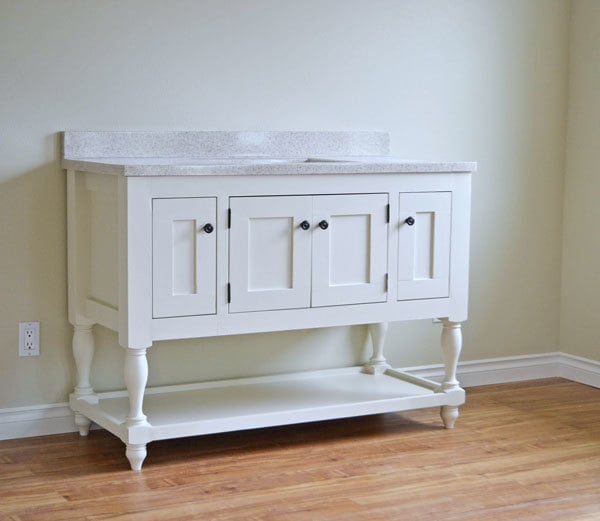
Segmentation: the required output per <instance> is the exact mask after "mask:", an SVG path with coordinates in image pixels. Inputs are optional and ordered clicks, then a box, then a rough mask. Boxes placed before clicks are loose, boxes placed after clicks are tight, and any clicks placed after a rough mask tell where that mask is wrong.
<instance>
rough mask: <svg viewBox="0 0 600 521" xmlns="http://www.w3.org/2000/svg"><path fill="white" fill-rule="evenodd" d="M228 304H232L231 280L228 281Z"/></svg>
mask: <svg viewBox="0 0 600 521" xmlns="http://www.w3.org/2000/svg"><path fill="white" fill-rule="evenodd" d="M227 304H231V282H228V283H227Z"/></svg>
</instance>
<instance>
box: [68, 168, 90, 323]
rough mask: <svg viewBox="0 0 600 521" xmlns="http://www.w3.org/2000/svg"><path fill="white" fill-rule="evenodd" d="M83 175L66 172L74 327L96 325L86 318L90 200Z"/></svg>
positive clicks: (69, 289) (71, 311)
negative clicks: (87, 324) (76, 325)
mask: <svg viewBox="0 0 600 521" xmlns="http://www.w3.org/2000/svg"><path fill="white" fill-rule="evenodd" d="M88 195H89V194H88V193H87V191H86V190H85V186H84V183H83V176H82V175H81V174H78V173H77V172H76V171H75V170H69V171H68V172H67V263H68V294H69V299H68V316H69V322H70V323H71V324H73V325H75V324H83V323H93V322H92V321H91V320H90V319H89V318H87V317H86V316H85V315H84V311H85V300H86V298H87V296H88V295H89V280H90V243H89V235H90V233H89V229H90V216H89V211H88V208H89V201H88Z"/></svg>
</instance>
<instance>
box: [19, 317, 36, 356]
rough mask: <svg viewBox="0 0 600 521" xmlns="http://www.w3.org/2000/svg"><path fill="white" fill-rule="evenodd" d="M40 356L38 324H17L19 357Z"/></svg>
mask: <svg viewBox="0 0 600 521" xmlns="http://www.w3.org/2000/svg"><path fill="white" fill-rule="evenodd" d="M39 355H40V323H39V322H19V356H39Z"/></svg>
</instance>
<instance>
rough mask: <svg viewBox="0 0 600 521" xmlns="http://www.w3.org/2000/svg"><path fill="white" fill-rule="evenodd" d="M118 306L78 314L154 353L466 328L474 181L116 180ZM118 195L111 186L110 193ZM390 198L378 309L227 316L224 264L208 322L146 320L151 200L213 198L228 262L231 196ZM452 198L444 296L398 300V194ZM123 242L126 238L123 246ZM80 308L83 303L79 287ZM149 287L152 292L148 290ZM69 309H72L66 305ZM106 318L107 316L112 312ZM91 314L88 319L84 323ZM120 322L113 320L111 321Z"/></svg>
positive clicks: (396, 177)
mask: <svg viewBox="0 0 600 521" xmlns="http://www.w3.org/2000/svg"><path fill="white" fill-rule="evenodd" d="M118 186H119V212H120V217H119V222H120V223H122V224H120V227H119V237H120V238H119V248H120V251H121V253H120V254H119V266H120V268H119V277H120V281H119V292H120V299H119V306H118V311H113V312H114V313H115V319H114V320H112V321H110V322H108V321H104V322H103V321H102V313H101V312H100V311H98V312H96V310H94V312H93V313H92V312H90V310H89V309H87V310H82V311H80V313H82V314H83V315H84V316H86V317H88V319H89V320H91V321H95V322H99V323H102V324H104V325H106V326H107V327H110V328H111V329H114V330H115V331H118V332H119V343H120V344H121V345H123V346H127V345H129V346H150V345H151V343H152V340H168V339H173V338H196V337H209V336H221V335H229V334H244V333H255V332H264V331H281V330H290V329H305V328H313V327H330V326H334V325H350V324H365V323H371V322H377V321H382V320H387V321H398V320H414V319H427V318H433V317H449V319H450V320H453V321H457V322H460V321H464V320H466V319H467V302H468V248H469V236H468V234H469V216H470V207H469V204H470V192H471V175H469V174H468V173H466V174H455V173H419V174H411V173H407V174H372V175H364V176H363V175H361V176H356V175H335V174H332V175H312V176H311V175H301V176H300V175H299V176H252V177H249V176H227V175H225V176H206V177H194V176H188V177H185V176H181V177H175V178H173V177H169V176H156V177H128V178H124V177H119V178H118ZM115 187H116V184H115ZM340 188H342V189H343V193H344V194H360V193H389V204H390V225H389V234H388V238H389V245H388V254H387V255H388V267H389V291H388V299H387V301H386V302H384V303H370V304H355V305H351V306H347V307H344V308H343V312H341V309H342V307H340V306H326V307H318V308H295V309H288V310H286V309H282V310H276V311H255V312H248V313H243V312H242V313H229V304H228V303H227V283H228V282H229V270H228V268H227V265H226V264H224V263H223V261H222V260H221V261H219V262H221V264H220V267H218V269H217V278H216V280H217V285H216V295H217V298H216V302H217V312H216V314H214V315H196V316H181V317H171V318H153V317H152V292H151V285H152V261H151V252H149V249H151V247H152V204H151V201H152V199H156V198H182V197H183V198H185V197H216V199H217V229H216V237H215V238H216V243H217V258H218V259H228V258H229V230H228V229H227V216H228V208H229V198H230V197H234V196H235V197H247V196H249V197H251V196H280V195H281V194H282V193H283V194H289V195H298V196H301V195H305V194H307V193H308V194H310V193H312V194H339V193H340ZM401 192H402V193H404V192H418V193H420V192H451V193H452V230H453V235H452V248H451V252H450V255H451V262H450V273H451V275H450V294H449V296H448V297H443V298H431V299H417V300H398V299H397V295H398V284H397V262H398V233H397V231H398V219H399V216H398V214H399V208H398V206H399V193H401ZM128 238H129V239H128ZM78 287H79V288H80V289H81V290H82V291H77V293H78V294H80V301H81V300H85V298H86V294H85V285H84V284H79V286H78ZM148 288H149V289H148ZM70 302H77V300H76V299H71V300H70ZM109 311H110V310H108V309H107V310H106V312H107V313H108V312H109ZM86 313H87V314H86ZM117 313H118V319H117Z"/></svg>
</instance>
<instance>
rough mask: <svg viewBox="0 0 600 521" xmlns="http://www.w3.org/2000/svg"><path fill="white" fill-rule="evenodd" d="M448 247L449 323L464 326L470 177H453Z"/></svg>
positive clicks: (466, 292) (469, 228) (468, 244)
mask: <svg viewBox="0 0 600 521" xmlns="http://www.w3.org/2000/svg"><path fill="white" fill-rule="evenodd" d="M451 233H452V238H451V243H450V301H451V306H450V314H449V316H448V319H449V320H451V321H452V322H464V321H465V320H467V317H468V305H469V247H470V233H471V175H470V174H455V175H454V190H453V194H452V232H451Z"/></svg>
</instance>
